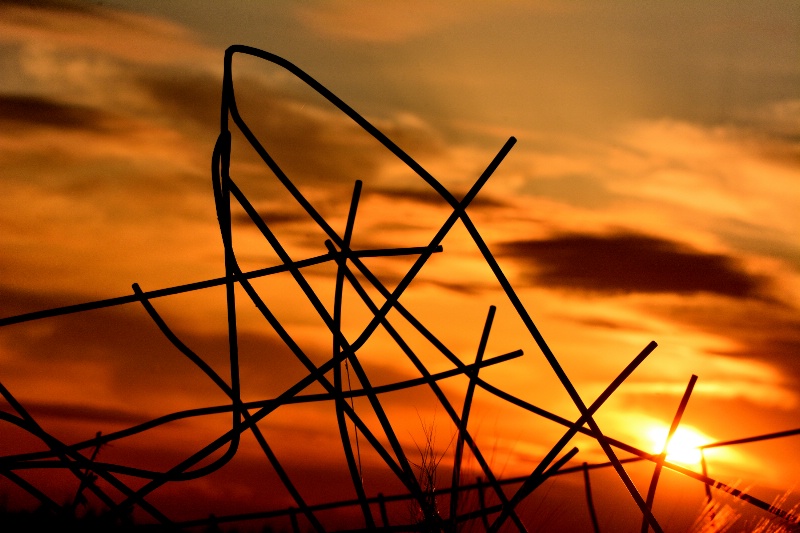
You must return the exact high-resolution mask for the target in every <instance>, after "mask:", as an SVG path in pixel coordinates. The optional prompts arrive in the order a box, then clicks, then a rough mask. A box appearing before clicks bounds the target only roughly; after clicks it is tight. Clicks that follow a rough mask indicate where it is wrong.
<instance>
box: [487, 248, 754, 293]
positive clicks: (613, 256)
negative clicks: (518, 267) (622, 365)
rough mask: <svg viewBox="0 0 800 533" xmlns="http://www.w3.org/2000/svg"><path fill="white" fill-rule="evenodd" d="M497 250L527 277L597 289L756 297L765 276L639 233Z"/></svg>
mask: <svg viewBox="0 0 800 533" xmlns="http://www.w3.org/2000/svg"><path fill="white" fill-rule="evenodd" d="M500 255H502V256H505V257H509V258H513V259H515V260H517V261H520V262H523V263H525V265H526V267H529V272H530V279H531V281H533V282H535V283H537V284H540V285H546V286H550V287H555V288H562V289H574V290H581V291H589V292H601V293H630V292H641V293H677V294H694V293H700V292H707V293H714V294H719V295H723V296H729V297H733V298H757V297H760V296H761V295H762V289H764V285H765V280H764V279H762V278H759V277H756V276H753V275H751V274H748V273H747V272H745V271H744V270H743V269H742V267H741V266H740V265H739V263H738V262H737V261H736V260H735V259H733V258H731V257H727V256H724V255H718V254H707V253H703V252H701V251H698V250H695V249H692V248H690V247H688V246H685V245H682V244H680V243H677V242H674V241H669V240H665V239H659V238H656V237H649V236H646V235H637V234H625V233H623V234H616V235H608V236H596V235H585V234H569V235H561V236H557V237H554V238H551V239H546V240H521V241H513V242H506V243H503V244H502V245H501V246H500Z"/></svg>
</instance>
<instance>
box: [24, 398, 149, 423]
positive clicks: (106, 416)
mask: <svg viewBox="0 0 800 533" xmlns="http://www.w3.org/2000/svg"><path fill="white" fill-rule="evenodd" d="M54 400H55V398H54ZM24 407H25V409H26V410H27V411H28V412H29V413H30V414H31V416H33V417H34V418H40V417H45V418H58V419H61V420H80V421H84V422H100V423H107V424H125V425H134V424H141V423H143V422H147V421H148V420H149V419H150V417H148V416H146V415H145V414H142V413H136V412H133V411H127V410H122V409H111V408H106V407H98V406H96V405H75V404H68V403H67V404H62V403H49V402H48V403H44V402H26V403H25V405H24Z"/></svg>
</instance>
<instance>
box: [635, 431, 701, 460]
mask: <svg viewBox="0 0 800 533" xmlns="http://www.w3.org/2000/svg"><path fill="white" fill-rule="evenodd" d="M668 433H669V428H667V427H666V426H653V427H651V428H650V429H648V431H647V438H648V439H650V441H651V442H652V447H651V449H652V450H653V452H654V453H661V452H662V450H663V449H664V441H666V440H667V434H668ZM709 442H711V439H710V438H709V437H708V436H707V435H704V434H703V433H701V432H700V431H698V430H696V429H694V428H692V427H690V426H679V427H678V429H677V430H676V431H675V434H674V435H673V436H672V439H670V441H669V445H668V446H667V461H669V462H671V463H679V464H682V465H686V466H695V465H699V464H700V460H701V457H702V456H701V453H700V446H702V445H704V444H708V443H709Z"/></svg>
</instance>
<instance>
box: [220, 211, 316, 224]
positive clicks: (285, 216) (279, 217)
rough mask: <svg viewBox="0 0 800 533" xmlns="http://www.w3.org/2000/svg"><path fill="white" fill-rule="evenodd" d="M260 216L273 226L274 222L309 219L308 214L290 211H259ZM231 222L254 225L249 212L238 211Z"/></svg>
mask: <svg viewBox="0 0 800 533" xmlns="http://www.w3.org/2000/svg"><path fill="white" fill-rule="evenodd" d="M258 214H259V216H260V217H261V219H262V220H263V221H264V222H266V223H267V225H269V226H272V225H273V224H278V225H280V224H293V223H296V222H307V221H308V220H309V217H308V215H304V214H302V213H289V212H286V211H276V212H272V211H269V212H267V211H259V213H258ZM231 222H232V223H233V224H237V225H242V226H251V225H253V220H252V219H251V218H250V216H249V215H248V214H247V213H236V214H235V215H234V216H233V217H232V219H231Z"/></svg>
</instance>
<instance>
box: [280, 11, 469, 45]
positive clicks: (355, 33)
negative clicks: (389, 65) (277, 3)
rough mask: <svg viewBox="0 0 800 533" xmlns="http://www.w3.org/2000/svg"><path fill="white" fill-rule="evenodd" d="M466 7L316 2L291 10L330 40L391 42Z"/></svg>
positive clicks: (449, 19) (452, 16) (437, 24)
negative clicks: (458, 8) (459, 8)
mask: <svg viewBox="0 0 800 533" xmlns="http://www.w3.org/2000/svg"><path fill="white" fill-rule="evenodd" d="M466 11H469V10H457V9H453V6H449V5H446V4H433V3H431V2H423V1H420V0H414V1H412V2H397V1H391V2H380V3H372V2H369V3H363V2H352V1H344V2H318V3H316V5H313V6H308V5H305V6H302V7H300V8H297V9H296V10H295V15H296V17H297V18H298V20H299V21H300V22H301V23H302V24H303V25H305V26H306V27H307V28H308V29H310V30H312V31H314V32H316V33H318V34H321V35H324V36H326V37H328V38H330V39H336V40H345V41H356V42H370V43H391V42H400V41H406V40H408V39H411V38H414V37H419V36H421V35H425V34H427V33H429V32H431V31H434V30H436V29H439V28H441V27H442V26H447V25H450V24H452V23H454V22H455V21H457V20H458V19H460V18H462V17H463V13H464V12H466Z"/></svg>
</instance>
